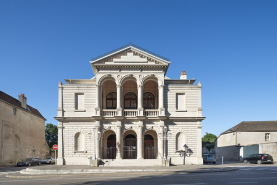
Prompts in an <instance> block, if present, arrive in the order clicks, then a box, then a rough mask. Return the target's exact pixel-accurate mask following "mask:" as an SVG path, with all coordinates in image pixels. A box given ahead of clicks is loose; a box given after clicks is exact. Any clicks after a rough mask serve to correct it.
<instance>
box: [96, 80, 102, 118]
mask: <svg viewBox="0 0 277 185" xmlns="http://www.w3.org/2000/svg"><path fill="white" fill-rule="evenodd" d="M100 89H101V86H100V85H96V90H95V97H96V108H95V116H100V102H101V93H100V92H99V91H100Z"/></svg>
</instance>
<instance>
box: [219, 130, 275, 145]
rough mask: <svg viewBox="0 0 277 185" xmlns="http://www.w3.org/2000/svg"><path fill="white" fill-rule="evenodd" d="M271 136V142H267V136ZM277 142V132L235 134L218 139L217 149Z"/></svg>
mask: <svg viewBox="0 0 277 185" xmlns="http://www.w3.org/2000/svg"><path fill="white" fill-rule="evenodd" d="M266 133H269V134H270V140H269V141H265V134H266ZM270 142H277V132H233V133H228V134H224V135H221V136H220V137H219V138H218V139H217V147H223V146H232V145H240V146H247V145H255V144H261V143H270Z"/></svg>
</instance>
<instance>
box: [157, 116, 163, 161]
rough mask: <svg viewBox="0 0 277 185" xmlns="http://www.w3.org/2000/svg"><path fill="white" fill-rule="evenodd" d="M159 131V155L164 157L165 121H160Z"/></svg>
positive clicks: (160, 157)
mask: <svg viewBox="0 0 277 185" xmlns="http://www.w3.org/2000/svg"><path fill="white" fill-rule="evenodd" d="M159 130H160V131H159V133H158V154H159V155H158V156H159V159H162V158H163V156H164V152H163V151H164V142H163V139H164V134H163V133H164V131H163V130H164V121H162V120H161V121H160V129H159Z"/></svg>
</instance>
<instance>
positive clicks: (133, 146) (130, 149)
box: [123, 138, 137, 159]
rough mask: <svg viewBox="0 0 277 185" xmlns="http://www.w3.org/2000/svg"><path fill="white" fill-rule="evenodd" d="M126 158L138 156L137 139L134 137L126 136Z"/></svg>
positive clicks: (124, 156)
mask: <svg viewBox="0 0 277 185" xmlns="http://www.w3.org/2000/svg"><path fill="white" fill-rule="evenodd" d="M123 158H124V159H136V158H137V140H136V139H134V138H126V139H125V144H124V154H123Z"/></svg>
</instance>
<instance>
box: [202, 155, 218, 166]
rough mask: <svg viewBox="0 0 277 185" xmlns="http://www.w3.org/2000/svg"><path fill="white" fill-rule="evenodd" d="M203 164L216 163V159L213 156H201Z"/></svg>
mask: <svg viewBox="0 0 277 185" xmlns="http://www.w3.org/2000/svg"><path fill="white" fill-rule="evenodd" d="M202 157H203V163H213V164H215V163H216V157H215V155H213V154H203V155H202Z"/></svg>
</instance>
